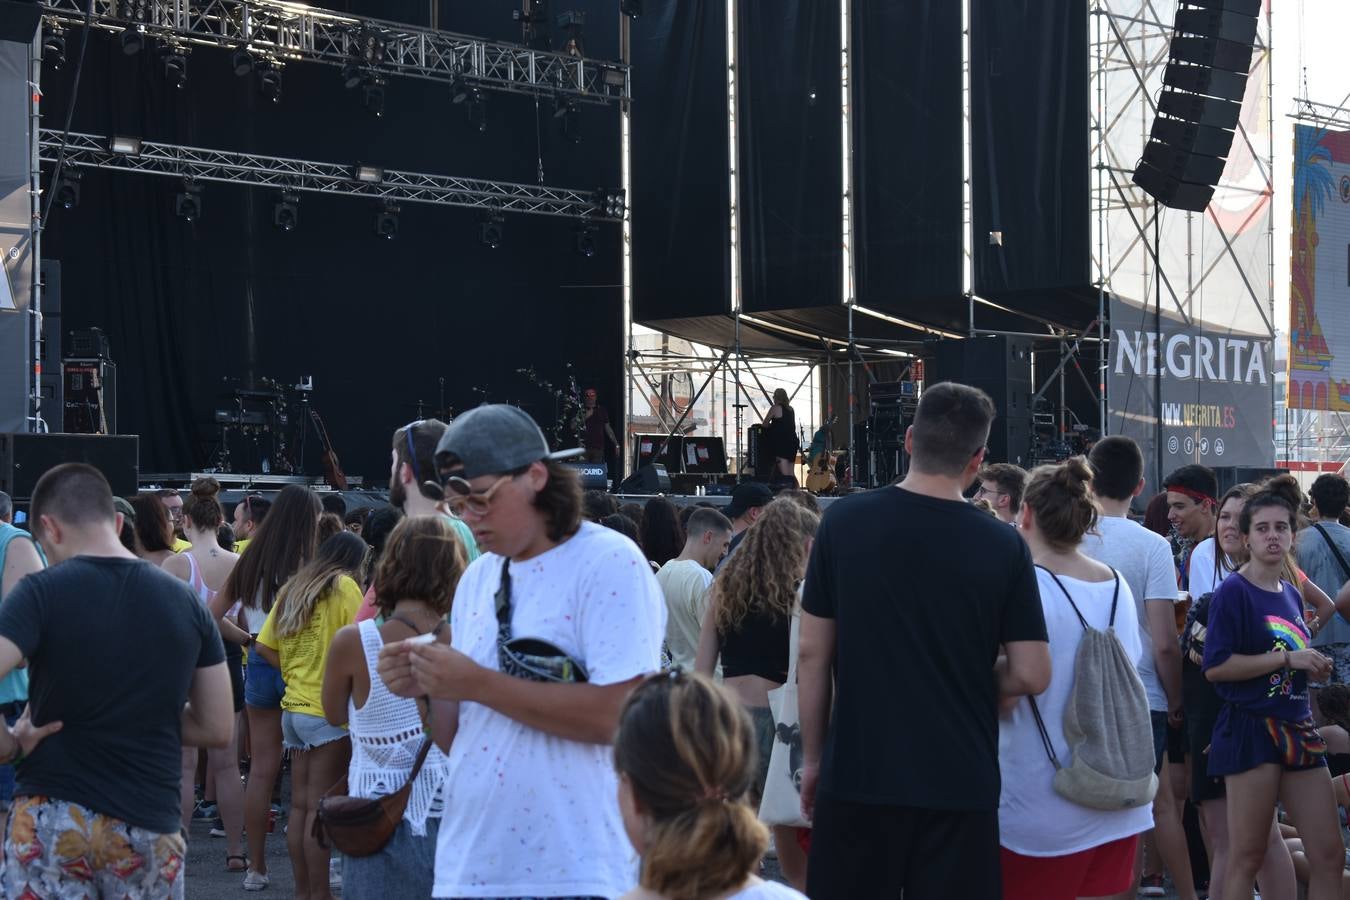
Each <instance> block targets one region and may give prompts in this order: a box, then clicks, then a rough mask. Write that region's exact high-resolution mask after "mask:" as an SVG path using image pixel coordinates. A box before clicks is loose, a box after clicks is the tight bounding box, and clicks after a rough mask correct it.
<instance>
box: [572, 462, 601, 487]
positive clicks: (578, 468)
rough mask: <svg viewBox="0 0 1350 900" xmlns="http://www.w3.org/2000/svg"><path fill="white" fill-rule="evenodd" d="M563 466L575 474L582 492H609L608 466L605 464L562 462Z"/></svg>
mask: <svg viewBox="0 0 1350 900" xmlns="http://www.w3.org/2000/svg"><path fill="white" fill-rule="evenodd" d="M563 465H564V466H566V467H567V468H569V469H571V470H572V471H573V472H576V473H577V477H578V478H580V479H581V489H582V490H583V491H607V490H609V466H608V465H607V464H606V463H602V462H564V463H563Z"/></svg>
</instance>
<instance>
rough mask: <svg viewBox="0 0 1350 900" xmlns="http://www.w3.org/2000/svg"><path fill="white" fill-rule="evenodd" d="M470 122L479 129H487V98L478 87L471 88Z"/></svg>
mask: <svg viewBox="0 0 1350 900" xmlns="http://www.w3.org/2000/svg"><path fill="white" fill-rule="evenodd" d="M469 123H470V124H471V125H473V127H474V128H477V129H478V130H479V131H487V99H486V98H484V96H483V92H482V91H480V90H479V89H478V88H476V87H471V88H469Z"/></svg>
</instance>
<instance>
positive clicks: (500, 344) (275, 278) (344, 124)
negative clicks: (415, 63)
mask: <svg viewBox="0 0 1350 900" xmlns="http://www.w3.org/2000/svg"><path fill="white" fill-rule="evenodd" d="M506 15H507V16H508V19H509V10H507V11H506ZM446 27H450V26H449V25H448V24H446ZM85 65H86V71H85V73H84V78H83V80H82V83H81V97H80V100H79V104H78V106H77V108H76V115H75V126H74V127H75V130H77V131H90V132H93V133H96V134H126V135H139V136H144V137H146V138H149V139H156V140H163V141H171V142H175V143H182V144H188V145H192V146H198V147H209V148H220V149H232V150H240V151H251V152H257V153H267V154H272V155H278V156H289V157H292V158H297V159H316V160H322V161H331V162H352V163H355V162H357V161H358V160H359V161H362V162H367V163H371V164H375V165H382V166H385V167H388V168H402V169H410V170H413V171H423V172H435V173H443V174H456V175H473V176H481V177H488V178H495V179H499V180H511V181H522V182H527V183H528V182H533V181H534V180H535V172H536V168H537V165H538V157H539V154H540V152H541V150H542V154H543V161H544V168H545V173H546V178H547V181H548V183H551V184H559V185H570V186H580V187H593V186H600V185H607V186H614V187H617V186H618V184H619V149H618V116H617V111H616V110H614V109H613V108H600V107H593V108H592V107H588V108H586V109H584V110H583V123H584V125H585V126H586V131H585V132H584V133H583V141H582V143H579V144H573V143H570V142H564V141H563V140H562V139H561V138H560V137H559V136H557V134H556V132H555V131H554V130H553V124H554V123H553V120H552V115H551V109H550V108H549V107H548V104H547V102H545V103H544V104H543V106H542V108H541V110H540V116H539V118H538V119H537V120H536V117H535V106H534V101H533V100H532V99H531V98H528V97H523V96H519V97H518V96H508V95H500V94H493V95H491V96H490V98H489V104H490V113H489V127H488V130H487V132H486V133H479V132H478V131H477V130H476V129H472V128H470V127H469V126H468V123H467V121H466V119H465V116H464V113H463V110H462V108H459V107H452V106H451V105H450V103H449V99H448V96H447V93H448V91H447V89H446V87H445V86H444V85H438V84H432V83H429V82H421V81H417V80H414V79H404V78H390V79H389V84H388V87H387V89H386V90H387V94H386V106H385V115H384V117H383V118H378V119H377V118H375V117H374V116H372V115H370V114H369V113H368V112H366V111H365V110H363V109H362V108H361V99H360V92H359V91H355V92H349V91H344V90H343V88H342V84H341V81H340V78H339V75H338V72H337V70H336V69H334V68H332V67H329V66H319V65H308V64H300V63H296V64H292V65H289V66H287V67H286V69H285V72H284V93H283V99H282V102H281V104H279V105H275V106H274V105H272V104H270V103H267V102H265V101H263V100H262V99H261V98H259V97H258V95H257V93H256V90H255V88H254V85H253V84H252V83H251V80H250V79H244V78H236V77H235V76H234V75H233V74H232V72H231V68H230V64H229V54H228V53H227V52H224V51H219V50H212V49H207V48H198V49H196V50H195V51H194V52H193V54H192V56H191V58H190V60H189V80H188V83H187V86H186V87H185V88H184V89H182V90H181V91H174V90H172V89H170V88H168V87H167V86H166V84H165V82H164V80H163V78H162V77H161V72H160V66H159V64H158V61H157V60H156V59H155V58H154V56H153V54H152V53H150V52H142V53H141V54H140V55H139V56H137V57H130V58H129V57H125V56H124V55H123V54H122V53H121V51H120V49H119V48H118V47H117V45H116V40H115V38H114V39H113V40H111V41H110V40H108V39H107V38H105V37H103V36H95V37H94V38H93V39H92V40H91V43H90V47H89V58H88V60H87V61H86V64H85ZM69 81H70V72H69V67H67V69H66V70H63V71H61V72H52V71H51V70H50V69H49V70H48V71H47V72H46V73H44V84H43V88H44V91H45V94H46V96H45V100H44V107H45V110H46V113H47V116H48V119H49V121H50V120H54V119H59V117H60V116H62V115H64V110H65V108H66V103H67V102H69V97H68V92H69ZM536 121H538V123H539V129H538V135H539V138H538V141H536ZM179 189H180V186H179V183H178V182H177V181H176V180H174V179H169V178H163V177H152V176H143V175H136V174H130V173H121V172H97V171H86V173H85V176H84V182H83V197H82V200H81V203H80V205H79V206H78V207H77V208H75V209H72V210H64V209H60V208H57V209H56V210H55V212H54V215H53V217H52V220H51V221H50V222H49V227H48V229H47V231H46V233H45V236H44V246H43V249H44V255H46V256H48V257H50V258H52V259H59V260H61V261H62V263H63V273H62V274H63V294H64V296H63V300H64V309H63V323H62V324H63V326H64V327H66V328H80V327H88V326H93V325H97V326H100V327H102V328H104V329H105V330H106V331H107V332H108V333H109V337H110V339H111V342H112V346H113V353H114V356H115V358H116V360H117V362H118V364H119V375H120V385H119V388H120V389H119V427H120V429H121V430H123V431H125V432H129V433H139V434H141V436H142V439H141V462H142V467H143V469H145V470H148V471H154V470H158V471H175V470H187V469H188V468H190V467H197V466H201V465H202V464H204V463H205V462H206V461H207V459H208V457H209V454H210V452H211V450H212V441H213V439H214V437H215V434H216V431H215V428H214V426H213V425H212V423H211V419H212V411H213V410H214V409H215V408H217V406H218V405H220V406H224V405H225V404H224V403H221V402H220V398H219V394H220V392H221V391H222V390H229V389H230V388H231V387H232V386H233V384H234V382H233V381H227V379H237V380H239V381H241V382H243V381H247V380H248V378H249V376H250V375H252V376H254V377H263V376H270V377H272V378H275V379H277V380H278V381H281V382H283V383H286V384H294V383H295V381H296V379H297V378H298V377H299V376H301V375H313V377H314V383H315V391H314V395H313V402H314V405H315V407H316V408H317V409H318V410H319V411H320V412H321V413H322V414H323V416H324V418H325V420H326V421H327V424H328V430H329V432H330V433H331V435H332V438H333V441H334V443H335V444H336V445H337V449H338V451H339V453H340V455H341V456H342V459H343V463H344V465H345V467H346V469H347V471H348V472H349V473H352V474H362V475H366V476H367V477H370V478H373V479H374V480H375V482H376V483H380V482H382V481H383V480H384V479H386V478H387V472H388V465H389V463H388V460H389V456H388V454H389V443H388V442H389V435H390V433H391V432H392V431H393V429H394V428H396V427H398V426H399V425H402V424H403V423H405V422H407V421H409V420H411V419H413V418H415V417H416V415H417V412H418V409H417V401H419V400H421V401H424V404H425V406H424V409H425V410H426V411H427V412H428V413H429V412H430V411H431V410H433V409H434V408H435V407H436V406H437V405H438V403H439V399H440V396H439V395H440V389H441V386H440V381H439V379H441V378H444V379H445V388H444V390H445V399H446V402H447V403H449V404H451V405H453V406H454V407H456V408H457V409H459V410H463V409H465V408H468V407H469V406H471V405H473V404H475V403H477V402H479V401H480V400H482V399H484V398H486V399H491V400H494V401H514V402H519V403H521V404H522V405H523V406H525V408H526V409H528V410H529V411H530V412H531V413H532V414H534V415H535V416H536V418H538V419H539V420H540V421H541V423H543V424H545V425H546V426H547V425H548V424H549V422H550V420H551V419H552V418H553V416H554V405H555V398H554V397H553V396H552V394H551V393H550V392H548V391H546V390H544V389H542V388H540V387H539V386H537V385H536V384H534V383H532V382H531V379H530V378H529V377H528V376H527V375H524V374H521V373H520V372H518V371H517V370H519V369H526V368H529V367H533V368H534V369H535V370H536V373H537V377H538V378H539V379H543V380H548V381H550V382H552V383H554V384H562V383H563V382H564V381H565V379H566V377H567V375H568V374H569V373H571V374H574V375H575V376H576V377H577V378H578V380H579V381H582V382H589V383H594V384H596V386H597V387H598V388H599V390H600V392H601V394H602V396H603V397H605V398H607V402H609V403H610V405H611V406H612V407H614V408H617V403H618V400H617V398H618V397H619V396H620V395H621V390H622V362H621V350H622V346H623V345H622V339H623V336H622V323H621V290H620V283H621V268H620V263H621V257H620V240H619V229H618V227H617V225H612V224H604V225H601V226H600V230H599V234H598V246H597V250H596V252H595V255H594V256H593V257H590V258H586V257H583V256H580V255H579V254H577V253H576V249H575V235H574V227H575V223H573V222H571V221H569V220H565V219H554V218H551V217H539V216H517V215H508V216H507V217H506V220H505V241H504V243H503V244H502V246H501V247H499V248H498V249H497V250H495V251H494V250H491V249H489V248H487V247H485V246H483V245H482V244H481V243H479V241H478V232H477V218H478V214H477V212H475V211H473V210H464V209H450V208H442V207H431V206H426V205H422V204H415V203H404V204H403V205H402V214H401V221H400V225H401V230H400V233H399V235H398V237H397V238H396V239H395V240H392V241H386V240H381V239H379V238H377V237H376V236H375V234H374V231H373V226H374V216H375V211H376V204H375V202H374V201H373V200H368V199H365V198H354V197H337V196H332V197H330V196H325V195H316V194H302V195H301V200H300V226H299V228H298V229H297V230H295V231H294V232H292V233H289V234H285V233H282V232H279V231H277V230H276V229H275V228H274V227H273V225H272V214H273V204H274V203H275V201H276V199H277V195H276V192H275V191H272V190H266V189H256V188H245V187H242V186H237V185H225V184H215V183H204V184H203V185H202V189H203V205H204V210H203V216H202V218H201V219H200V220H198V221H197V222H195V223H193V224H188V223H186V222H185V221H184V220H182V219H179V218H177V217H176V216H175V215H174V210H173V203H174V194H175V193H176V192H177V191H178V190H179ZM569 363H570V364H571V366H572V367H571V368H568V364H569ZM314 445H315V440H314V438H313V436H312V435H311V436H310V437H309V440H308V446H309V449H308V457H307V466H308V469H309V471H311V472H315V471H317V468H318V467H317V456H316V454H315V447H314ZM236 465H238V463H236ZM241 468H242V467H241Z"/></svg>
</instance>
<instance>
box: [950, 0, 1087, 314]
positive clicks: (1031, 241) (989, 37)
mask: <svg viewBox="0 0 1350 900" xmlns="http://www.w3.org/2000/svg"><path fill="white" fill-rule="evenodd" d="M1087 14H1088V11H1087V6H1086V5H1085V4H1083V3H1080V2H1077V0H972V2H971V30H970V34H971V116H972V125H971V143H972V148H971V158H972V162H973V172H972V182H973V183H972V190H973V200H974V210H973V221H974V234H975V245H974V252H975V291H976V293H977V294H979V295H981V296H984V297H989V298H992V299H999V300H1002V301H1004V302H1006V303H1008V305H1010V306H1013V307H1015V308H1017V309H1019V310H1024V311H1027V312H1031V313H1033V314H1036V315H1042V316H1046V317H1049V318H1052V319H1054V320H1056V321H1059V322H1069V323H1073V322H1078V321H1079V320H1080V319H1082V318H1084V316H1086V318H1087V319H1090V318H1091V317H1092V314H1093V313H1095V311H1096V297H1095V292H1094V291H1093V290H1092V288H1091V280H1092V279H1091V274H1090V270H1091V255H1090V240H1091V228H1090V222H1089V218H1088V206H1089V203H1088V200H1089V197H1088V188H1089V184H1088V177H1089V160H1088V157H1089V136H1088V126H1089V120H1088V68H1087V65H1088V63H1087V55H1088V47H1087ZM991 232H997V233H1001V235H1002V237H1001V240H1002V243H1001V245H1000V244H997V243H991V240H990V234H991ZM995 240H997V238H996V239H995ZM1089 310H1090V311H1089Z"/></svg>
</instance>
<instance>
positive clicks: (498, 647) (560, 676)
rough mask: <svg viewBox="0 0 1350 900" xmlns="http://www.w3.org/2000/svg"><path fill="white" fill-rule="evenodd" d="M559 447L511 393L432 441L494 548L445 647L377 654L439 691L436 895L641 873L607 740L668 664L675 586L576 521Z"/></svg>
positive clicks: (632, 552) (485, 544)
mask: <svg viewBox="0 0 1350 900" xmlns="http://www.w3.org/2000/svg"><path fill="white" fill-rule="evenodd" d="M563 455H568V454H551V453H549V450H548V445H547V443H546V442H545V440H544V435H543V433H542V432H541V431H540V430H539V427H538V426H537V425H535V423H534V421H533V420H532V419H530V417H529V416H528V415H527V414H526V413H525V412H523V411H522V410H520V409H519V408H517V407H513V406H502V405H490V406H480V407H478V408H477V409H474V410H470V411H469V412H467V413H465V414H464V415H462V416H460V417H459V418H457V419H455V421H454V422H453V423H452V424H451V425H450V427H449V428H447V429H446V432H445V434H444V435H443V436H442V437H441V440H440V443H439V444H438V445H437V447H436V456H435V466H436V470H437V472H436V475H437V477H438V479H439V480H440V481H441V483H442V484H443V485H444V488H445V496H446V501H447V502H448V503H449V504H450V505H451V506H452V507H454V508H455V511H456V512H457V513H459V514H460V516H462V517H463V519H464V521H465V522H467V523H468V524H469V527H470V528H472V529H473V532H474V537H475V538H477V540H478V544H479V547H480V548H481V549H482V550H483V555H482V556H481V557H479V558H478V559H477V560H476V561H475V562H473V563H472V564H471V565H470V566H469V568H468V569H467V570H466V571H465V573H464V576H463V578H461V579H460V582H459V587H458V588H457V589H456V591H455V600H454V605H453V607H452V609H451V613H450V634H451V643H450V644H449V645H448V646H447V645H446V644H444V643H431V644H418V645H412V644H410V643H409V642H407V641H404V642H400V643H397V644H391V645H387V646H386V647H385V649H384V652H383V653H382V654H381V657H380V676H381V678H382V679H383V680H384V682H385V684H386V685H388V686H389V688H390V689H391V690H392V691H394V692H395V693H397V694H400V695H402V696H422V695H427V696H429V697H430V698H431V699H432V701H433V702H432V712H431V721H430V728H431V730H432V734H433V736H434V737H435V739H436V741H437V743H438V744H440V745H441V746H443V747H448V751H447V752H448V754H449V765H448V775H447V778H446V782H445V794H444V799H445V815H444V817H443V818H442V820H441V829H442V830H441V836H440V839H439V840H438V842H437V849H436V882H435V887H434V889H433V892H432V893H433V896H435V897H480V898H489V897H498V898H500V897H557V898H564V897H565V898H575V897H616V896H618V895H619V894H622V893H623V892H624V891H626V890H627V889H628V888H630V887H632V885H633V884H634V883H635V881H636V860H635V859H634V858H633V855H632V852H631V849H630V845H629V844H628V842H627V840H626V838H625V832H624V828H623V820H622V817H621V815H620V813H619V806H618V800H617V789H618V782H617V776H616V775H615V773H614V763H613V759H612V753H611V750H610V746H609V745H610V743H611V741H612V740H613V736H614V733H615V731H616V730H617V727H618V720H619V712H620V710H621V708H622V706H623V703H624V701H625V700H626V699H627V697H628V694H629V692H630V691H631V690H632V689H633V687H634V686H636V684H637V683H638V681H639V680H640V679H641V678H642V677H643V676H644V675H646V674H648V673H652V672H655V671H656V670H657V669H658V668H659V666H660V653H661V638H662V636H663V635H664V633H665V625H666V610H665V603H664V602H663V600H662V597H661V590H660V588H659V587H658V586H657V584H656V579H655V578H654V577H653V575H652V572H651V568H650V567H649V566H648V565H647V561H646V559H644V558H643V556H642V554H641V552H640V551H639V550H638V548H637V547H636V545H634V544H633V542H632V541H629V540H627V539H626V538H625V537H623V535H621V534H619V533H618V532H616V531H611V530H609V529H606V528H603V527H601V526H599V525H595V524H594V523H590V522H586V523H582V522H581V506H582V502H581V488H580V485H579V483H578V481H577V477H576V474H575V473H574V472H573V471H571V470H570V469H568V468H567V467H565V466H563V465H561V464H560V463H558V462H557V459H558V457H560V456H563ZM499 623H500V625H499ZM527 640H528V641H531V642H532V646H523V645H522V642H525V641H527Z"/></svg>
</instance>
